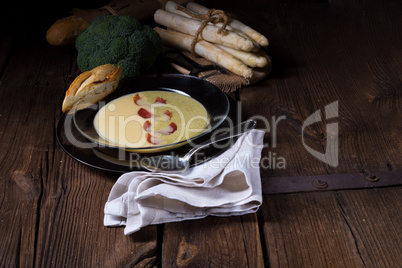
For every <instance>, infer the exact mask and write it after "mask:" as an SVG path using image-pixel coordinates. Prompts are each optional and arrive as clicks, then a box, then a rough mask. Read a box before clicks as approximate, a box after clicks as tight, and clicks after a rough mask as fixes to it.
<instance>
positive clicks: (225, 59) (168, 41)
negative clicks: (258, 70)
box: [154, 27, 253, 78]
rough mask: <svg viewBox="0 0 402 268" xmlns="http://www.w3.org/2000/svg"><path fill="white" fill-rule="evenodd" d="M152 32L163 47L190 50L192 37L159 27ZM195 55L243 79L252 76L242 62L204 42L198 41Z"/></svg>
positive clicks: (251, 71)
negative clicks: (156, 34)
mask: <svg viewBox="0 0 402 268" xmlns="http://www.w3.org/2000/svg"><path fill="white" fill-rule="evenodd" d="M154 30H155V31H156V32H157V33H158V34H159V36H160V37H161V39H162V42H163V43H164V44H165V45H167V46H169V47H172V48H175V49H179V50H185V51H190V50H191V43H192V41H193V39H194V36H191V35H188V34H184V33H181V32H176V31H170V30H165V29H162V28H159V27H155V28H154ZM195 53H196V54H197V55H199V56H201V57H203V58H205V59H207V60H209V61H211V62H213V63H215V64H217V65H219V66H221V67H223V68H225V69H227V70H229V71H231V72H233V73H234V74H237V75H240V76H243V77H245V78H251V76H252V75H253V70H252V69H251V68H249V67H248V66H247V65H245V64H244V63H243V62H241V61H240V60H238V59H237V58H235V57H234V56H233V55H231V54H229V53H227V52H225V51H224V50H222V49H220V48H218V47H217V46H215V45H213V44H211V43H209V42H207V41H205V40H199V41H198V42H197V44H196V45H195Z"/></svg>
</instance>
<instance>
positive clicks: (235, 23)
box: [186, 2, 269, 47]
mask: <svg viewBox="0 0 402 268" xmlns="http://www.w3.org/2000/svg"><path fill="white" fill-rule="evenodd" d="M186 7H187V8H188V9H189V10H191V11H193V12H195V13H199V14H206V13H208V11H209V8H207V7H204V6H202V5H200V4H197V3H194V2H189V3H188V4H187V6H186ZM228 25H229V26H231V27H233V28H234V29H237V30H239V31H242V32H243V33H245V34H246V35H247V36H249V37H250V38H251V39H253V40H254V41H256V42H257V43H258V44H259V45H261V46H263V47H266V46H268V44H269V42H268V39H267V38H266V37H265V36H264V35H262V34H261V33H259V32H257V31H256V30H254V29H252V28H251V27H249V26H247V25H245V24H244V23H242V22H241V21H239V20H236V19H231V20H230V21H229V23H228Z"/></svg>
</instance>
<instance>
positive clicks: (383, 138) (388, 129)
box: [236, 1, 402, 177]
mask: <svg viewBox="0 0 402 268" xmlns="http://www.w3.org/2000/svg"><path fill="white" fill-rule="evenodd" d="M348 3H349V1H347V2H346V3H339V2H338V1H334V2H333V3H331V5H327V4H304V3H303V4H288V5H280V4H277V5H271V7H269V8H267V9H265V10H264V12H263V13H261V15H259V16H258V15H256V16H253V17H251V16H247V15H246V14H247V13H248V12H249V11H248V10H247V11H243V13H241V11H240V10H239V14H244V17H241V18H242V19H243V20H245V21H248V23H249V24H250V25H257V27H258V28H260V29H262V31H263V32H264V33H266V35H267V36H268V37H269V39H270V42H271V44H270V47H269V54H270V55H271V56H272V58H273V66H274V68H273V72H272V74H271V75H270V77H269V78H268V79H267V80H265V81H262V82H261V83H258V84H256V85H253V86H250V87H245V88H242V89H241V91H240V94H241V100H242V102H243V107H244V108H243V111H244V113H245V117H251V116H255V115H260V116H262V117H263V118H267V119H269V122H270V123H271V117H272V116H274V117H275V118H279V117H280V116H285V117H286V118H285V119H284V120H281V121H280V122H279V123H278V125H277V133H276V134H277V146H276V147H275V148H272V138H273V136H272V135H273V133H272V129H271V133H268V134H267V139H266V141H267V144H268V145H269V146H270V147H268V148H267V149H266V150H265V151H264V156H265V157H268V156H269V155H268V154H269V152H271V154H274V153H275V154H276V158H277V159H278V158H279V157H283V158H284V159H285V160H286V163H287V166H286V169H285V170H284V169H279V168H273V169H272V168H271V169H270V168H266V169H263V175H264V176H266V177H268V176H278V177H280V176H283V175H285V174H286V175H294V176H298V175H319V174H333V173H360V172H368V173H369V172H372V171H387V170H391V169H393V168H396V169H398V168H400V167H401V166H402V162H401V161H402V160H401V158H400V153H399V152H400V151H401V149H402V142H401V140H400V139H398V138H397V137H398V134H396V133H402V128H401V125H400V124H399V122H400V121H401V120H402V117H401V110H400V109H401V107H402V106H401V102H402V98H401V95H400V88H399V87H400V84H401V77H400V75H398V71H397V70H401V69H402V66H401V59H402V54H401V53H400V50H399V49H398V47H400V46H401V45H402V38H401V34H400V32H399V31H398V30H397V27H391V26H390V25H400V24H401V23H402V22H401V19H400V16H399V13H398V12H397V11H396V10H400V3H399V2H398V3H396V2H393V3H390V4H387V3H377V4H375V3H367V4H364V3H360V2H356V3H351V4H348ZM362 10H365V11H364V12H363V11H362ZM236 11H237V9H236ZM255 12H256V14H259V13H258V11H255ZM260 18H263V20H261V19H260ZM382 29H384V30H382ZM334 101H338V102H339V116H338V118H335V119H332V120H323V121H322V122H320V123H317V124H314V125H312V126H311V127H308V128H306V129H305V130H306V131H305V132H304V136H305V138H306V144H307V145H308V146H310V147H312V148H314V149H315V150H317V151H319V152H324V151H325V145H326V138H327V134H326V124H327V123H334V122H338V124H339V166H338V167H336V168H334V167H331V166H329V165H327V164H325V163H323V162H321V161H320V160H318V159H316V158H314V157H313V156H312V155H311V154H310V153H308V152H307V150H306V149H305V148H304V147H303V144H302V139H301V135H302V134H303V133H302V132H301V130H302V124H303V122H304V120H306V119H307V118H308V116H309V115H311V114H312V113H314V112H315V111H317V110H321V111H324V108H325V105H327V104H329V103H332V102H334ZM323 116H325V114H324V113H323ZM262 123H263V122H261V124H260V126H262V127H264V126H265V125H264V124H262ZM271 127H272V124H271Z"/></svg>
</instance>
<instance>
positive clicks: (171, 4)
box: [165, 1, 260, 52]
mask: <svg viewBox="0 0 402 268" xmlns="http://www.w3.org/2000/svg"><path fill="white" fill-rule="evenodd" d="M177 6H179V7H180V8H185V7H184V6H182V5H179V4H178V3H176V2H174V1H168V2H167V3H166V6H165V10H166V11H168V12H170V13H174V14H177V15H180V16H183V17H186V18H190V19H195V20H199V21H202V20H200V19H198V18H194V17H192V16H190V15H188V14H187V13H185V12H183V11H181V10H179V9H177V8H176V7H177ZM185 9H186V10H188V11H189V12H192V13H193V14H194V15H200V14H199V13H197V12H194V11H192V10H190V9H188V8H185ZM210 25H215V26H217V27H219V28H222V27H223V23H222V22H219V23H215V24H212V23H210ZM226 30H229V31H232V32H235V33H237V34H238V35H240V36H241V37H243V38H245V39H248V40H250V42H253V43H254V47H255V48H254V49H252V50H251V51H253V52H256V51H258V50H259V46H260V45H259V44H258V43H257V42H255V41H254V40H253V39H251V38H250V37H249V36H248V35H247V34H245V33H243V32H242V31H240V30H238V29H235V28H233V27H231V26H230V25H226Z"/></svg>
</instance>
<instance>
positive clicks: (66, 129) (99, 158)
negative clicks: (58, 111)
mask: <svg viewBox="0 0 402 268" xmlns="http://www.w3.org/2000/svg"><path fill="white" fill-rule="evenodd" d="M149 79H151V80H152V81H153V82H152V83H151V84H152V85H154V83H156V82H155V81H156V80H159V82H160V83H163V84H164V85H166V86H168V87H170V88H174V83H175V84H176V86H177V83H180V84H181V85H185V86H192V87H200V86H202V85H203V84H204V83H206V84H210V83H209V82H207V81H204V80H202V79H199V78H194V77H191V76H185V75H163V76H158V77H154V78H149V77H147V78H141V79H138V80H137V81H138V85H139V86H140V85H141V83H144V82H146V81H147V80H148V81H149ZM183 79H184V81H183ZM164 80H165V81H167V82H166V83H164ZM174 80H176V81H174ZM191 81H194V82H191ZM200 81H202V83H200ZM197 90H199V91H200V92H201V93H202V90H203V88H202V87H200V88H198V89H197ZM113 94H121V92H115V93H113ZM117 96H118V95H117ZM228 99H229V103H230V105H229V107H230V110H229V114H228V117H227V119H226V120H225V121H224V122H222V124H221V125H220V126H219V127H218V128H217V129H216V130H215V131H214V132H216V131H224V130H225V129H227V128H228V127H231V126H233V125H234V124H237V123H238V118H237V117H238V107H237V103H236V102H235V101H234V100H233V99H232V98H228ZM211 102H213V100H211ZM215 105H219V104H215ZM239 120H240V118H239ZM214 132H211V133H208V134H206V135H204V136H202V137H200V138H198V139H196V140H195V141H194V143H199V142H202V141H203V140H205V139H208V138H210V137H211V135H214ZM56 136H57V140H58V142H59V144H60V145H61V147H62V148H63V150H64V151H65V152H66V153H68V154H69V155H70V156H71V157H73V158H74V159H76V160H77V161H79V162H81V163H83V164H85V165H88V166H91V167H94V168H97V169H100V170H104V171H109V172H116V173H125V172H129V171H139V170H141V171H143V170H144V169H143V168H142V167H141V159H142V158H143V157H144V156H151V155H153V154H149V153H147V154H139V153H132V152H127V151H125V150H119V149H114V148H106V147H104V146H99V145H98V144H96V143H94V142H91V141H90V140H88V139H86V138H85V137H84V136H82V135H81V133H80V132H79V131H78V130H77V128H76V127H75V125H74V123H73V116H72V115H71V114H63V115H62V116H61V118H60V120H59V122H58V124H57V129H56ZM235 140H236V138H234V139H232V140H228V141H226V142H224V143H222V144H219V146H210V147H208V148H206V149H203V150H202V151H201V152H200V153H199V154H197V155H196V157H194V158H193V159H192V162H191V165H192V166H194V165H199V164H201V163H203V162H205V161H207V160H209V159H210V158H212V157H216V156H217V155H219V154H221V153H222V152H223V151H225V150H226V149H227V148H228V147H229V146H230V145H232V144H234V142H235ZM191 148H192V146H191V145H190V144H187V145H184V146H182V147H179V148H177V149H174V150H171V151H166V152H163V153H162V154H174V155H179V156H182V155H184V154H185V153H186V152H188V151H189V150H190V149H191ZM156 154H161V153H156Z"/></svg>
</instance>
